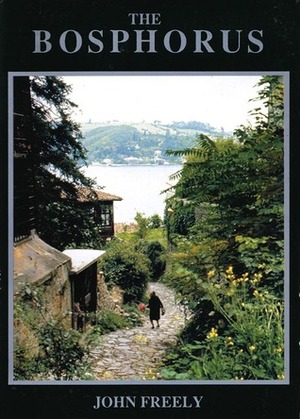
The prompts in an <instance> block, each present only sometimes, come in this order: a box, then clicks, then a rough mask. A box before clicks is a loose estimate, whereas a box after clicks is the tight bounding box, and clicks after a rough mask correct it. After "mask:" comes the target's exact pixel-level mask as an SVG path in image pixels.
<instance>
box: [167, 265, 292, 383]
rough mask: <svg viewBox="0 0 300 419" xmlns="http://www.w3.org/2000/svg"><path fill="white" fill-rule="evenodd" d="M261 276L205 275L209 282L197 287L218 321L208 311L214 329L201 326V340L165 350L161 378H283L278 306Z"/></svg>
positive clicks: (281, 310)
mask: <svg viewBox="0 0 300 419" xmlns="http://www.w3.org/2000/svg"><path fill="white" fill-rule="evenodd" d="M262 276H263V275H262V274H261V272H257V273H256V274H254V275H253V276H252V277H250V276H249V275H248V273H244V274H243V275H242V276H241V277H236V276H235V274H234V272H233V270H232V267H229V268H228V269H227V271H226V273H224V276H223V278H221V279H220V278H219V275H217V274H216V273H213V272H210V273H209V279H210V281H209V282H206V283H203V284H202V288H203V291H204V292H205V296H204V299H207V300H208V301H211V302H212V303H213V308H214V310H215V311H216V312H217V313H220V314H222V316H223V319H224V321H223V322H221V321H220V320H218V321H217V318H216V313H215V311H211V313H210V316H211V318H212V319H213V323H212V324H214V325H213V326H212V325H210V326H208V325H206V327H205V329H204V330H205V334H206V336H204V337H203V338H202V339H201V340H199V341H197V340H195V339H194V340H193V341H192V342H191V343H189V342H188V341H187V342H182V343H181V345H180V346H179V347H178V348H177V349H176V350H175V351H170V353H169V355H168V357H167V359H168V360H167V362H166V367H165V368H164V369H163V370H162V372H161V375H162V378H165V379H182V378H185V379H196V380H197V379H215V380H222V379H223V380H224V379H225V380H226V379H236V380H250V379H274V380H277V379H282V378H283V375H284V360H283V355H284V348H283V335H284V329H283V303H282V301H281V300H280V299H278V298H277V297H276V296H275V295H274V294H272V293H271V292H269V291H268V289H267V288H266V287H264V286H262V285H261V283H262ZM197 319H199V317H197ZM203 326H204V325H202V328H203ZM168 365H169V366H170V367H168Z"/></svg>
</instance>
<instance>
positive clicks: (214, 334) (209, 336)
mask: <svg viewBox="0 0 300 419" xmlns="http://www.w3.org/2000/svg"><path fill="white" fill-rule="evenodd" d="M206 337H207V339H215V338H217V337H218V331H217V329H215V328H214V327H212V328H211V329H210V332H209V333H208V334H207V336H206Z"/></svg>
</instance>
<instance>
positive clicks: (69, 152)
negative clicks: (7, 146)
mask: <svg viewBox="0 0 300 419" xmlns="http://www.w3.org/2000/svg"><path fill="white" fill-rule="evenodd" d="M30 86H31V102H32V104H31V107H32V123H33V144H34V147H33V157H34V159H33V160H34V175H35V194H36V202H37V203H38V205H37V206H36V225H37V227H36V228H37V232H38V234H39V235H40V236H41V238H42V239H43V240H45V241H46V242H47V243H49V244H51V245H52V246H55V247H56V248H58V249H60V250H62V249H64V248H65V247H66V246H67V245H69V244H71V243H74V244H75V245H76V246H80V245H84V244H89V243H91V242H92V243H94V242H97V241H98V236H99V231H98V230H97V228H96V226H95V223H94V221H93V219H92V217H90V216H87V214H86V213H85V211H84V210H81V209H80V208H79V207H78V203H77V193H78V191H77V186H82V185H84V186H87V187H91V186H92V185H93V184H94V181H92V180H91V179H89V178H86V177H85V176H84V174H83V173H82V172H81V170H80V168H81V166H82V165H83V164H85V162H86V150H85V148H84V147H83V145H82V141H81V140H82V134H81V130H80V126H79V125H78V124H77V123H76V122H74V121H73V120H72V115H73V111H74V109H75V108H76V105H75V104H74V103H73V102H72V101H70V99H69V94H70V91H71V88H70V86H68V85H67V84H66V83H65V82H64V81H63V80H62V79H61V78H60V77H56V76H47V77H42V76H35V77H32V78H31V79H30Z"/></svg>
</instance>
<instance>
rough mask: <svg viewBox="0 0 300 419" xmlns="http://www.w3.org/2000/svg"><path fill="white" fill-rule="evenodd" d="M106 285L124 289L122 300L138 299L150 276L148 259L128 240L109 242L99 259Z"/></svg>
mask: <svg viewBox="0 0 300 419" xmlns="http://www.w3.org/2000/svg"><path fill="white" fill-rule="evenodd" d="M100 264H101V269H102V270H103V272H104V276H105V280H106V281H107V283H108V285H109V286H111V285H118V286H120V287H121V288H122V289H123V290H124V302H125V303H126V302H129V301H135V300H140V299H141V298H142V296H143V294H144V292H145V290H146V288H147V282H148V279H149V278H150V269H149V260H148V259H147V257H146V256H145V255H144V254H143V253H141V252H137V251H136V249H135V248H134V246H132V245H131V244H130V243H128V242H119V241H118V240H115V241H113V242H111V245H110V246H109V247H108V250H107V252H106V253H105V254H104V256H103V257H102V258H101V260H100Z"/></svg>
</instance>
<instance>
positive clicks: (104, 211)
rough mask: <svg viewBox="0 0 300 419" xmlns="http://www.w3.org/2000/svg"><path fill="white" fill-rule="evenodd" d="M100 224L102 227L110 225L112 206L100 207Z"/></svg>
mask: <svg viewBox="0 0 300 419" xmlns="http://www.w3.org/2000/svg"><path fill="white" fill-rule="evenodd" d="M100 224H101V226H103V227H105V226H111V225H112V208H111V206H110V205H102V206H101V207H100Z"/></svg>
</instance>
